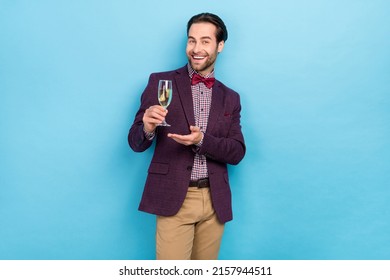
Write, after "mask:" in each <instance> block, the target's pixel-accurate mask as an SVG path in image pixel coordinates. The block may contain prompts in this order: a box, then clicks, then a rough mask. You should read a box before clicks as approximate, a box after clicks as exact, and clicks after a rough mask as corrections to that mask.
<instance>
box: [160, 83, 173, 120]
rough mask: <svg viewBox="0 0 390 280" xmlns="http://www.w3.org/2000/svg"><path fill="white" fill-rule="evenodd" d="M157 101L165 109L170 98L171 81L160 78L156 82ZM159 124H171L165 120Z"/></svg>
mask: <svg viewBox="0 0 390 280" xmlns="http://www.w3.org/2000/svg"><path fill="white" fill-rule="evenodd" d="M157 93H158V95H157V97H158V102H159V103H160V105H161V106H162V107H164V109H167V107H168V106H169V104H170V103H171V100H172V81H170V80H160V81H159V82H158V92H157ZM159 126H171V125H170V124H167V122H166V121H165V120H163V122H162V123H161V124H159Z"/></svg>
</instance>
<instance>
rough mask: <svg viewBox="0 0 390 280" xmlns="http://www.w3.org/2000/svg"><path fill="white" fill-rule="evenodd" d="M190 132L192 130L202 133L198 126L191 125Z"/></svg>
mask: <svg viewBox="0 0 390 280" xmlns="http://www.w3.org/2000/svg"><path fill="white" fill-rule="evenodd" d="M190 130H191V132H198V131H200V128H199V127H197V126H194V125H191V126H190Z"/></svg>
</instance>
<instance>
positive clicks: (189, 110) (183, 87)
mask: <svg viewBox="0 0 390 280" xmlns="http://www.w3.org/2000/svg"><path fill="white" fill-rule="evenodd" d="M177 73H178V75H176V77H175V81H176V85H177V86H176V89H177V93H178V94H177V95H178V97H179V99H180V102H181V104H182V107H183V110H184V113H185V117H186V119H187V123H188V127H190V125H195V116H194V105H193V101H192V93H191V83H190V78H189V76H188V73H187V70H186V66H185V67H183V68H180V69H179V70H178V71H177Z"/></svg>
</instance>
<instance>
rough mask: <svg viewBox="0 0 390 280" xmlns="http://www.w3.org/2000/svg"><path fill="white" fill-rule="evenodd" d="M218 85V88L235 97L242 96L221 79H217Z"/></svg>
mask: <svg viewBox="0 0 390 280" xmlns="http://www.w3.org/2000/svg"><path fill="white" fill-rule="evenodd" d="M216 87H217V88H218V90H221V91H222V92H223V93H224V94H226V95H228V96H231V97H233V98H240V95H239V94H238V92H237V91H235V90H233V89H232V88H230V87H228V86H226V85H225V84H224V83H222V82H221V81H219V80H216Z"/></svg>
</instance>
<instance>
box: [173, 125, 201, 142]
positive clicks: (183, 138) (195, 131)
mask: <svg viewBox="0 0 390 280" xmlns="http://www.w3.org/2000/svg"><path fill="white" fill-rule="evenodd" d="M190 131H191V133H190V134H187V135H180V134H174V133H168V137H169V138H171V139H173V140H175V141H176V142H177V143H180V144H183V145H186V146H190V145H196V144H198V143H199V142H200V141H202V139H203V132H201V131H200V128H199V127H197V126H193V125H191V126H190Z"/></svg>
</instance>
